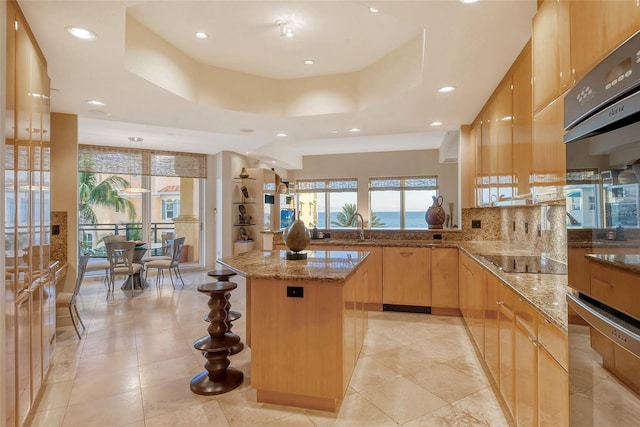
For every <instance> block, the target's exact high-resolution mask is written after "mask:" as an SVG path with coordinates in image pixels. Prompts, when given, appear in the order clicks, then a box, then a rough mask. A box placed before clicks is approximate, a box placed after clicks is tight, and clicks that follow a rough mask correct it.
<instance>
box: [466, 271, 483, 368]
mask: <svg viewBox="0 0 640 427" xmlns="http://www.w3.org/2000/svg"><path fill="white" fill-rule="evenodd" d="M469 272H470V275H469V317H468V320H467V326H468V327H469V330H470V331H471V336H472V337H473V339H474V341H475V342H476V345H477V346H478V349H479V350H480V353H481V354H482V355H483V357H484V307H485V305H486V298H487V284H486V281H485V277H486V276H485V274H484V269H483V267H482V266H481V265H480V264H478V263H477V262H476V261H474V260H471V262H470V264H469Z"/></svg>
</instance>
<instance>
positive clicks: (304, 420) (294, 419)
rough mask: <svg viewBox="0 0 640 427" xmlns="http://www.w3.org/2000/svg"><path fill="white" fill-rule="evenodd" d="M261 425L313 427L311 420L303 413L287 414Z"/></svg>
mask: <svg viewBox="0 0 640 427" xmlns="http://www.w3.org/2000/svg"><path fill="white" fill-rule="evenodd" d="M263 425H264V426H268V427H315V424H314V423H313V421H311V420H310V419H309V417H307V416H306V415H304V414H295V415H289V416H288V417H284V418H280V419H277V420H275V421H270V422H268V423H265V424H263Z"/></svg>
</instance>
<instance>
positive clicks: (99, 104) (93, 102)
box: [87, 99, 107, 107]
mask: <svg viewBox="0 0 640 427" xmlns="http://www.w3.org/2000/svg"><path fill="white" fill-rule="evenodd" d="M87 104H89V105H93V106H95V107H104V106H106V105H107V104H105V103H104V102H102V101H98V100H97V99H90V100H88V101H87Z"/></svg>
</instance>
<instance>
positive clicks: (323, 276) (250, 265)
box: [217, 250, 369, 282]
mask: <svg viewBox="0 0 640 427" xmlns="http://www.w3.org/2000/svg"><path fill="white" fill-rule="evenodd" d="M286 252H287V251H277V250H276V251H258V250H256V251H250V252H245V253H242V254H239V255H234V256H230V257H224V258H222V259H219V260H217V262H218V263H219V264H221V265H223V266H225V267H227V268H229V269H231V270H232V271H235V272H236V273H238V274H240V275H241V276H243V277H246V278H250V279H276V280H314V281H321V282H343V281H345V280H346V279H347V278H348V277H349V276H350V275H351V273H353V272H354V271H355V270H356V267H357V266H358V265H360V263H362V262H363V261H364V260H365V258H366V257H367V256H369V252H366V251H336V250H329V251H325V250H308V251H305V252H306V253H307V259H305V260H287V259H286Z"/></svg>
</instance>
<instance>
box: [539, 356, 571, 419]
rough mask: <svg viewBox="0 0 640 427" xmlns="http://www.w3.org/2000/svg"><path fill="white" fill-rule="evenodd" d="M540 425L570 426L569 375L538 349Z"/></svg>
mask: <svg viewBox="0 0 640 427" xmlns="http://www.w3.org/2000/svg"><path fill="white" fill-rule="evenodd" d="M537 388H538V425H539V426H568V425H569V374H568V373H567V371H565V370H564V369H562V366H560V364H559V363H558V362H557V361H556V360H555V359H554V358H553V357H551V355H549V353H547V351H546V350H545V348H544V347H538V387H537Z"/></svg>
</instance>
